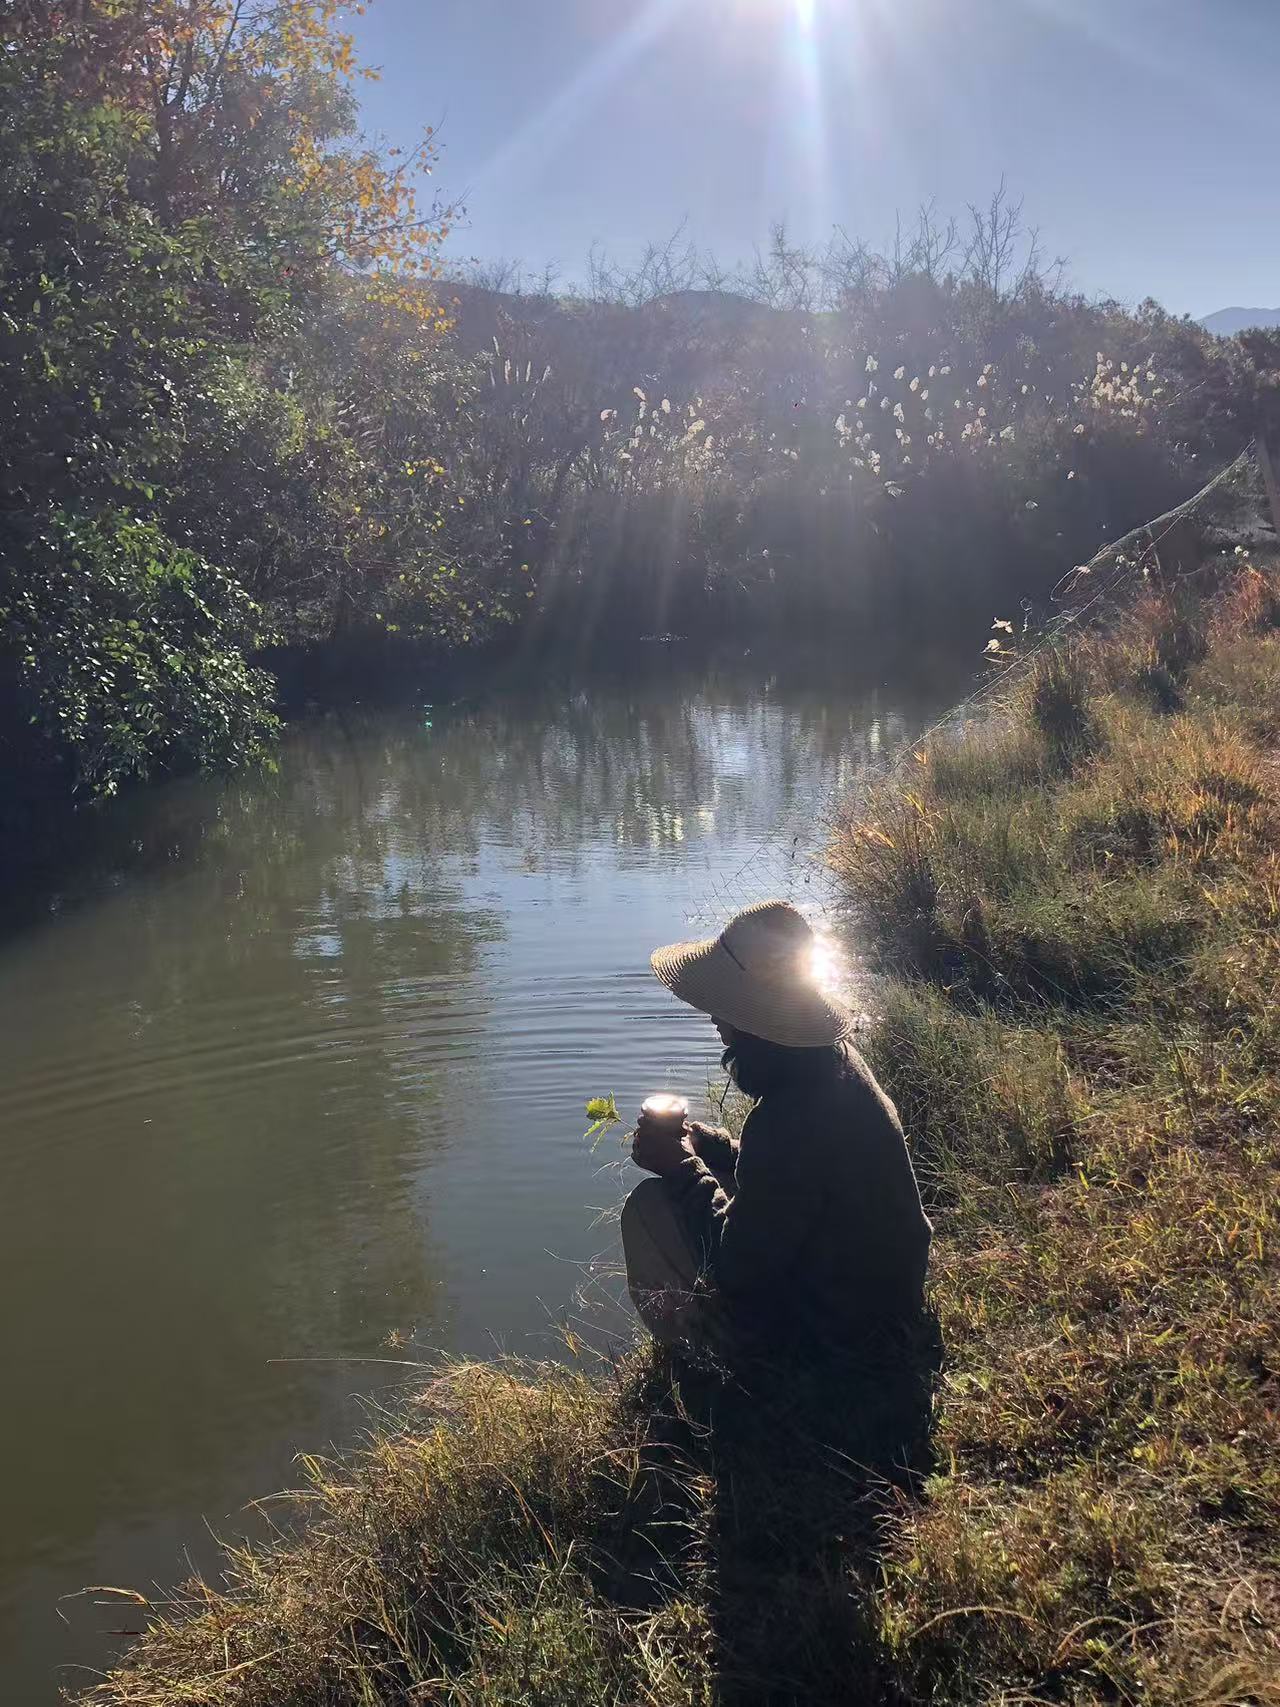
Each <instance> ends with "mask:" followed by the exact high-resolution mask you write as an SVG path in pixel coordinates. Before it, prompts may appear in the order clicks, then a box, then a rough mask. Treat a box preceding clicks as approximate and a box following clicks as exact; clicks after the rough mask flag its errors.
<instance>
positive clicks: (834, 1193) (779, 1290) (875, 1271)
mask: <svg viewBox="0 0 1280 1707" xmlns="http://www.w3.org/2000/svg"><path fill="white" fill-rule="evenodd" d="M813 1055H814V1057H815V1067H814V1070H813V1071H812V1072H808V1071H806V1072H804V1073H803V1074H797V1075H794V1076H792V1077H790V1078H789V1079H788V1080H787V1081H786V1082H785V1083H784V1084H780V1085H779V1086H778V1087H777V1088H776V1089H772V1090H769V1091H767V1092H766V1093H765V1094H764V1095H763V1096H761V1097H760V1099H759V1101H758V1102H756V1103H755V1105H754V1106H753V1108H752V1110H751V1112H750V1114H749V1115H748V1116H747V1119H746V1122H745V1124H744V1126H743V1128H742V1138H741V1141H740V1142H735V1141H734V1140H733V1139H731V1138H730V1137H729V1135H728V1133H727V1132H720V1131H716V1130H715V1129H712V1128H701V1129H699V1136H698V1139H697V1143H698V1152H699V1153H698V1155H697V1156H695V1157H691V1158H690V1159H689V1160H688V1161H686V1162H684V1163H683V1164H682V1166H681V1167H680V1169H679V1170H678V1172H677V1173H676V1174H675V1175H672V1176H668V1178H669V1183H670V1187H671V1190H672V1193H673V1196H674V1198H675V1201H676V1205H677V1208H678V1209H679V1211H680V1213H681V1215H682V1217H683V1218H684V1220H685V1224H686V1226H687V1227H688V1229H689V1231H690V1233H691V1234H692V1235H693V1236H694V1237H695V1238H696V1239H697V1240H698V1242H699V1244H700V1246H701V1250H702V1253H703V1256H704V1260H705V1262H706V1265H707V1268H708V1269H709V1271H710V1274H711V1276H712V1277H713V1279H714V1281H715V1283H716V1286H717V1289H718V1291H719V1292H720V1294H721V1296H722V1298H723V1300H724V1302H725V1304H726V1306H727V1307H728V1309H729V1312H730V1315H731V1317H732V1318H733V1319H735V1320H736V1321H737V1322H738V1323H739V1324H740V1325H741V1326H742V1327H743V1328H744V1329H746V1330H748V1331H751V1332H755V1333H759V1334H761V1335H762V1336H763V1337H765V1338H768V1339H778V1338H781V1339H782V1340H784V1341H786V1340H791V1339H792V1338H794V1337H796V1336H800V1337H804V1338H807V1337H809V1336H810V1335H814V1336H818V1337H834V1338H836V1339H839V1340H844V1339H846V1338H850V1337H853V1338H856V1337H859V1336H860V1335H861V1334H863V1333H864V1332H866V1331H867V1330H868V1329H875V1328H877V1327H879V1326H882V1325H889V1324H892V1323H894V1322H899V1321H909V1320H911V1319H913V1318H915V1317H917V1316H918V1315H919V1312H920V1309H921V1306H922V1302H923V1287H924V1276H925V1267H926V1264H927V1262H928V1259H929V1241H930V1238H931V1236H932V1232H933V1229H932V1227H931V1226H930V1224H929V1220H928V1217H927V1216H926V1215H925V1212H924V1209H923V1207H922V1205H921V1202H920V1192H919V1189H918V1187H917V1185H916V1177H915V1173H914V1171H913V1169H912V1166H911V1159H910V1157H909V1156H908V1154H907V1146H906V1141H905V1139H904V1137H903V1133H902V1127H901V1125H900V1124H899V1121H898V1114H897V1110H896V1109H895V1108H894V1106H893V1104H892V1103H891V1102H890V1101H889V1099H888V1097H886V1096H885V1094H884V1092H883V1091H882V1090H881V1089H880V1086H879V1085H878V1084H877V1083H876V1080H875V1077H874V1075H873V1074H872V1072H871V1070H870V1068H869V1067H868V1066H867V1064H866V1062H865V1061H863V1059H862V1057H861V1056H860V1055H859V1054H858V1052H857V1050H856V1049H854V1048H852V1047H851V1046H850V1045H848V1044H842V1045H839V1046H837V1047H836V1048H834V1049H831V1050H822V1051H817V1050H815V1051H813Z"/></svg>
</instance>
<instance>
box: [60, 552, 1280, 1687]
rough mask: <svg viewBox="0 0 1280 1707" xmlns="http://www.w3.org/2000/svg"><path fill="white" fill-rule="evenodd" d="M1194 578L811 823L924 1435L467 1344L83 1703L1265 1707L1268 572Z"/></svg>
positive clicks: (172, 1611) (828, 1387)
mask: <svg viewBox="0 0 1280 1707" xmlns="http://www.w3.org/2000/svg"><path fill="white" fill-rule="evenodd" d="M1203 581H1204V584H1203V585H1201V586H1199V588H1198V590H1197V583H1196V581H1195V580H1192V581H1184V582H1182V583H1180V585H1179V588H1178V589H1177V592H1176V594H1175V593H1168V592H1156V591H1152V592H1150V593H1149V594H1148V595H1147V596H1145V597H1144V598H1143V599H1142V600H1141V601H1140V602H1139V603H1138V604H1137V605H1136V607H1135V608H1133V609H1132V610H1130V611H1129V612H1127V613H1126V614H1124V615H1123V616H1117V617H1115V618H1114V619H1113V621H1112V623H1111V626H1110V627H1109V628H1108V629H1107V630H1106V631H1101V632H1098V633H1096V634H1094V635H1091V636H1084V637H1081V638H1078V639H1077V640H1076V641H1075V642H1074V643H1073V644H1072V645H1071V646H1069V647H1068V648H1066V649H1059V650H1057V651H1046V652H1045V653H1043V654H1042V655H1041V656H1040V658H1039V659H1038V660H1037V661H1036V662H1035V663H1034V664H1033V665H1032V667H1030V668H1029V669H1028V670H1027V671H1025V672H1023V673H1022V674H1020V675H1019V676H1018V677H1017V679H1016V682H1015V683H1014V684H1013V685H1011V686H1010V687H1009V689H1008V691H1007V692H1006V694H1005V695H1004V697H1003V699H1002V701H1001V702H1000V704H999V705H998V706H997V707H996V709H995V710H994V712H992V714H991V715H989V716H987V717H985V718H984V720H983V721H982V722H981V723H980V724H970V725H969V726H968V727H967V728H966V729H965V730H964V731H962V732H961V733H958V734H951V735H945V736H942V737H940V738H939V739H938V740H936V741H935V742H933V743H931V744H930V745H929V746H928V747H927V749H926V750H924V751H922V752H921V753H920V754H919V756H918V761H917V762H916V763H914V764H913V765H912V766H911V767H910V775H908V776H906V777H905V778H900V779H898V780H896V781H894V782H892V783H889V784H886V785H885V786H884V787H883V788H882V789H881V790H880V792H879V793H878V794H877V795H876V796H875V797H874V798H873V799H872V800H871V801H870V803H869V804H868V803H860V807H859V811H858V813H857V815H856V817H854V816H851V817H850V819H849V821H848V823H847V824H845V825H844V826H842V827H841V828H840V829H839V830H838V832H837V834H836V837H835V841H834V843H833V847H832V854H831V857H832V860H833V862H834V864H835V867H836V870H837V873H838V875H839V876H840V877H841V878H842V879H843V880H844V882H845V883H846V884H847V892H848V897H849V901H850V905H851V907H852V908H853V909H854V910H855V911H856V914H857V916H858V920H859V928H860V930H861V931H862V932H863V933H864V935H866V936H867V937H869V939H870V940H871V942H872V944H873V945H874V947H875V949H876V950H877V952H878V953H879V956H880V958H881V960H882V963H883V967H884V969H885V971H886V973H887V975H888V983H887V987H886V992H885V995H884V999H883V1002H882V1004H881V1005H882V1009H883V1017H882V1019H881V1021H880V1022H879V1024H878V1026H877V1029H876V1030H875V1032H874V1034H873V1035H872V1036H871V1037H870V1038H869V1040H868V1048H869V1052H870V1053H871V1055H872V1057H873V1060H874V1064H875V1066H876V1068H877V1071H878V1072H879V1073H880V1074H881V1076H882V1077H883V1079H884V1081H885V1083H886V1085H887V1087H888V1088H889V1089H890V1091H891V1093H892V1094H893V1095H894V1096H895V1097H896V1098H897V1100H898V1102H899V1106H900V1108H901V1110H902V1114H903V1118H904V1122H905V1124H906V1126H907V1129H908V1131H909V1133H910V1134H911V1136H912V1139H913V1143H914V1147H915V1152H916V1156H917V1160H918V1163H919V1165H920V1169H921V1173H922V1177H923V1179H924V1182H925V1184H926V1186H927V1189H928V1192H929V1195H930V1198H931V1200H932V1205H933V1213H934V1215H935V1220H936V1223H937V1228H938V1239H937V1244H936V1250H935V1257H934V1264H933V1297H934V1303H935V1307H936V1310H937V1313H938V1317H939V1320H940V1323H941V1327H942V1332H943V1336H944V1342H945V1352H946V1355H945V1360H944V1362H943V1366H942V1370H941V1374H940V1377H939V1379H938V1381H937V1385H936V1395H935V1398H936V1402H935V1405H934V1412H933V1423H932V1442H931V1455H930V1454H928V1453H926V1452H925V1451H924V1450H923V1448H922V1443H921V1441H920V1440H919V1438H918V1432H919V1422H920V1410H919V1406H920V1398H921V1393H920V1387H919V1385H918V1384H916V1383H915V1382H913V1381H907V1382H904V1383H901V1384H899V1385H897V1386H895V1385H894V1384H893V1383H890V1382H888V1381H887V1380H886V1379H885V1372H884V1371H883V1370H870V1371H869V1370H867V1369H865V1368H863V1369H849V1370H842V1371H839V1372H831V1371H828V1372H825V1373H823V1374H818V1373H817V1372H809V1373H807V1374H805V1373H801V1374H799V1375H796V1374H794V1373H793V1375H792V1377H791V1378H790V1379H789V1380H788V1381H787V1382H786V1383H781V1382H779V1381H777V1380H776V1379H774V1378H773V1377H772V1376H771V1375H770V1373H769V1372H763V1373H762V1374H757V1375H756V1376H752V1377H741V1378H738V1379H736V1380H730V1379H727V1378H724V1377H722V1376H721V1375H718V1374H717V1373H716V1372H714V1371H701V1372H696V1373H694V1374H688V1373H684V1374H681V1375H680V1376H679V1377H678V1378H673V1372H672V1370H671V1369H670V1367H668V1366H667V1365H666V1364H665V1363H664V1362H663V1361H662V1360H661V1358H660V1357H658V1356H657V1355H656V1354H654V1353H650V1352H638V1353H636V1354H634V1355H633V1356H632V1357H631V1358H630V1359H629V1360H626V1361H624V1362H623V1363H622V1364H621V1365H620V1366H618V1367H616V1368H613V1367H606V1368H605V1369H604V1371H603V1372H602V1371H601V1370H600V1369H599V1368H596V1367H593V1368H592V1370H591V1371H590V1372H588V1373H583V1372H582V1371H580V1370H575V1369H571V1368H570V1369H558V1368H549V1367H539V1368H524V1367H520V1366H514V1365H506V1366H484V1367H479V1366H467V1367H464V1368H461V1369H458V1370H455V1371H452V1372H449V1373H446V1374H444V1375H443V1376H441V1377H440V1378H439V1379H438V1380H436V1381H435V1382H434V1383H433V1385H432V1386H431V1387H430V1388H429V1390H428V1391H427V1392H426V1393H425V1394H423V1395H422V1396H421V1398H420V1399H418V1400H417V1401H415V1403H414V1404H413V1405H412V1406H411V1407H410V1408H409V1410H408V1413H407V1416H406V1419H405V1422H404V1426H403V1427H402V1428H401V1429H400V1430H398V1431H393V1432H389V1433H386V1434H384V1435H382V1436H381V1437H380V1438H379V1439H378V1440H377V1441H376V1442H375V1443H374V1444H373V1445H372V1447H371V1448H370V1449H369V1451H368V1452H367V1453H366V1454H365V1455H364V1456H363V1457H362V1458H361V1459H360V1460H359V1461H358V1462H357V1463H355V1464H353V1465H348V1466H339V1467H335V1466H329V1465H325V1464H321V1463H318V1462H314V1463H309V1464H308V1465H306V1469H307V1472H308V1475H309V1477H310V1480H311V1484H312V1488H311V1493H310V1495H309V1500H310V1504H309V1507H308V1509H307V1512H306V1515H307V1518H308V1521H307V1523H306V1526H305V1528H303V1529H302V1530H301V1531H300V1532H299V1535H298V1536H297V1537H296V1538H294V1539H290V1540H284V1541H282V1542H281V1543H280V1544H279V1545H278V1546H277V1547H275V1548H271V1549H267V1550H262V1551H258V1552H254V1553H241V1554H238V1555H235V1556H233V1557H232V1558H231V1559H229V1561H228V1563H229V1568H230V1576H229V1578H228V1581H227V1582H226V1584H225V1585H223V1586H222V1587H219V1588H216V1589H215V1588H213V1587H210V1586H206V1585H200V1584H197V1585H194V1586H193V1587H192V1588H190V1589H188V1590H187V1591H185V1593H184V1594H183V1595H182V1596H180V1597H179V1598H178V1599H177V1601H176V1602H175V1603H174V1604H173V1605H172V1606H170V1607H167V1608H161V1607H153V1608H151V1609H150V1613H151V1629H150V1631H149V1633H148V1634H147V1635H146V1636H145V1637H143V1638H142V1639H141V1641H140V1642H139V1643H138V1644H137V1645H136V1646H135V1647H134V1649H133V1650H132V1652H131V1653H130V1654H129V1656H128V1658H127V1659H126V1661H125V1662H124V1663H123V1664H122V1665H121V1667H120V1668H119V1669H118V1670H117V1671H116V1672H115V1673H114V1674H113V1676H112V1677H111V1678H110V1679H108V1680H107V1681H105V1682H104V1683H103V1684H102V1685H101V1686H100V1687H99V1689H98V1690H97V1691H95V1692H94V1694H93V1697H92V1699H93V1700H95V1701H96V1702H97V1703H98V1704H99V1707H125V1704H131V1707H141V1704H142V1703H160V1702H165V1703H168V1702H184V1703H202V1704H209V1707H215V1704H216V1707H259V1704H261V1707H266V1704H267V1703H270V1704H271V1707H291V1704H292V1707H320V1704H322V1703H323V1704H326V1707H330V1704H331V1707H337V1704H339V1703H341V1704H344V1707H345V1704H348V1703H350V1704H352V1707H354V1704H356V1703H359V1704H361V1707H371V1704H373V1703H379V1704H391V1703H396V1704H407V1703H409V1702H428V1701H430V1702H457V1703H462V1702H466V1703H499V1702H501V1703H510V1702H536V1703H566V1704H567V1703H584V1702H592V1703H596V1702H612V1703H619V1704H621V1703H632V1702H651V1703H682V1702H684V1703H693V1702H710V1701H713V1700H716V1701H726V1700H736V1701H763V1700H775V1701H787V1700H804V1701H809V1700H818V1701H826V1700H849V1701H885V1702H926V1701H929V1702H949V1703H957V1704H959V1703H978V1702H995V1701H1000V1702H1002V1703H1012V1702H1018V1701H1030V1700H1035V1701H1059V1702H1064V1701H1065V1702H1077V1703H1084V1702H1137V1701H1142V1702H1151V1703H1168V1704H1170V1707H1172V1704H1173V1703H1183V1702H1188V1701H1197V1702H1203V1703H1223V1704H1225V1703H1228V1702H1232V1703H1235V1702H1249V1703H1273V1702H1280V1426H1278V1424H1277V1397H1278V1392H1277V1383H1278V1381H1280V1369H1278V1366H1277V1354H1276V1342H1275V1329H1276V1323H1277V1319H1278V1318H1280V1274H1278V1270H1277V1258H1276V1242H1277V1238H1278V1237H1280V1227H1278V1226H1277V1217H1278V1211H1277V1177H1278V1176H1277V1164H1278V1162H1280V1138H1278V1137H1277V1131H1278V1128H1280V1120H1278V1116H1280V1019H1278V1018H1277V1013H1276V1009H1275V1005H1274V1000H1273V997H1274V992H1275V989H1276V985H1277V979H1278V976H1280V852H1278V843H1277V836H1276V831H1277V827H1278V825H1280V769H1278V768H1277V765H1276V742H1277V739H1278V738H1280V574H1278V573H1277V569H1276V567H1275V566H1274V565H1272V564H1270V563H1268V562H1266V561H1258V562H1250V561H1249V559H1248V558H1245V557H1231V558H1228V559H1224V560H1221V561H1220V563H1219V566H1218V569H1217V571H1216V572H1215V573H1213V574H1212V575H1209V574H1206V575H1205V576H1204V577H1203ZM908 1459H910V1460H911V1461H912V1463H913V1466H914V1473H911V1472H908V1470H907V1469H905V1468H904V1462H905V1461H906V1460H908Z"/></svg>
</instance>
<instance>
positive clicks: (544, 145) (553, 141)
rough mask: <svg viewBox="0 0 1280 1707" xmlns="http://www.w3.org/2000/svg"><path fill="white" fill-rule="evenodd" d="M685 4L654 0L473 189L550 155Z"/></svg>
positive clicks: (507, 145)
mask: <svg viewBox="0 0 1280 1707" xmlns="http://www.w3.org/2000/svg"><path fill="white" fill-rule="evenodd" d="M682 7H683V0H649V4H648V5H646V6H644V7H643V8H642V9H641V10H640V11H639V12H638V13H637V15H636V16H635V17H634V18H632V19H631V21H630V22H629V23H628V24H627V25H626V26H625V27H624V28H623V29H621V30H619V31H618V33H617V35H616V36H614V38H613V39H612V41H611V42H610V43H609V44H608V46H607V47H605V48H603V49H601V51H600V52H599V53H597V54H595V55H594V56H593V57H592V58H591V59H590V60H589V61H588V62H587V63H586V64H585V65H584V66H583V67H582V68H581V70H579V71H578V72H576V73H575V74H574V76H573V77H571V78H570V80H569V82H568V83H567V84H565V86H564V88H563V89H561V90H560V91H559V92H558V93H557V94H556V95H554V96H553V97H552V99H551V100H550V101H548V102H547V104H546V105H545V106H544V107H542V108H540V109H539V111H538V112H536V113H535V114H534V115H533V116H532V117H531V118H530V119H528V120H527V121H526V122H525V123H524V124H522V125H520V126H519V128H518V129H516V130H514V131H512V133H511V134H510V135H509V136H508V137H507V138H506V139H505V141H504V142H503V143H502V145H501V146H500V147H499V148H498V149H496V150H495V152H494V153H493V154H491V155H490V156H489V158H488V159H487V160H486V161H485V162H484V164H483V165H482V166H481V167H480V170H479V172H478V173H477V174H476V177H475V179H474V180H473V184H472V189H473V191H474V189H476V188H478V187H480V186H481V185H483V184H485V183H486V182H496V183H501V182H502V181H503V180H504V179H505V178H506V177H507V176H508V175H509V174H510V173H511V172H512V171H513V170H514V169H515V168H516V167H517V166H518V165H520V166H523V167H524V169H525V170H526V171H527V170H528V168H529V165H530V163H531V161H533V160H535V159H536V158H537V157H539V156H541V157H545V156H546V155H548V154H549V153H551V152H552V151H553V150H554V148H555V147H556V146H557V144H558V143H560V142H562V141H563V140H564V139H565V137H566V136H568V135H570V134H571V133H572V131H573V129H574V127H575V125H577V124H579V123H581V121H582V119H583V118H584V116H585V115H586V114H587V113H589V112H590V111H591V110H592V109H593V108H594V107H596V106H598V105H599V103H600V101H601V100H602V99H603V98H604V96H605V95H606V94H607V93H608V91H609V89H610V88H611V87H612V86H613V85H614V84H615V83H616V82H617V81H618V79H619V77H620V76H621V75H622V73H623V72H624V71H625V70H626V69H627V67H628V66H630V65H631V64H633V63H634V61H635V60H636V59H638V58H639V57H640V56H641V55H642V54H644V53H645V52H646V51H647V50H648V49H649V48H651V47H652V46H653V45H654V44H655V43H656V42H657V41H659V40H660V39H661V38H662V36H663V35H665V34H666V32H667V31H668V30H669V29H670V27H671V25H672V24H673V23H674V22H675V21H676V19H677V18H678V17H679V15H680V13H681V10H682Z"/></svg>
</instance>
